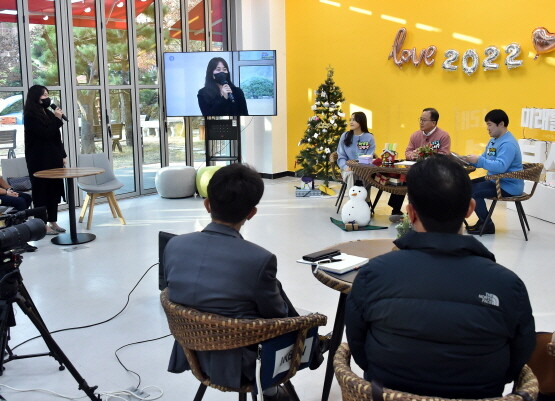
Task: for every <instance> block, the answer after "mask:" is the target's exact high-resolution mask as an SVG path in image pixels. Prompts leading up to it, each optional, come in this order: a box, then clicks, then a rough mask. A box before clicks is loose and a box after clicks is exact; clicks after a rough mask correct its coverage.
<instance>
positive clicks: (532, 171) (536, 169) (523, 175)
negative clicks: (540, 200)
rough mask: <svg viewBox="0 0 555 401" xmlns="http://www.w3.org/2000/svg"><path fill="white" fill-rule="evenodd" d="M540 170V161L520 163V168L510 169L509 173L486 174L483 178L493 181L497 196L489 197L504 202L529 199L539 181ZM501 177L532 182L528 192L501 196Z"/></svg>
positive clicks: (541, 167) (541, 168)
mask: <svg viewBox="0 0 555 401" xmlns="http://www.w3.org/2000/svg"><path fill="white" fill-rule="evenodd" d="M542 171H543V164H542V163H522V170H519V171H512V172H510V173H503V174H495V175H487V176H485V177H484V178H485V179H486V180H494V181H495V189H496V190H497V197H496V198H491V199H497V200H500V201H505V202H514V201H516V200H519V201H523V200H527V199H530V198H531V197H532V195H534V192H535V191H536V186H537V185H538V182H540V177H541V174H542ZM501 178H516V179H519V180H525V181H532V182H533V183H534V184H533V186H532V190H531V191H530V193H529V194H527V193H523V194H522V195H519V196H507V197H503V195H502V194H501Z"/></svg>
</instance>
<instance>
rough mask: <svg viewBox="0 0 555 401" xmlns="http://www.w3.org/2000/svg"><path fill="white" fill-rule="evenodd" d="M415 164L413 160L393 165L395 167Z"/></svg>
mask: <svg viewBox="0 0 555 401" xmlns="http://www.w3.org/2000/svg"><path fill="white" fill-rule="evenodd" d="M415 164H416V162H415V161H413V160H404V161H402V162H397V163H395V164H394V165H395V166H414V165H415Z"/></svg>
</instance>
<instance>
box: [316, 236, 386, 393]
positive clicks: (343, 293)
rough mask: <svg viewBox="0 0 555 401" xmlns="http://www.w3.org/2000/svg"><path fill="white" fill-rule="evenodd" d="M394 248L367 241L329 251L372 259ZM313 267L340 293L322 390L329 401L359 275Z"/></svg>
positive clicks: (337, 246) (340, 245) (376, 241)
mask: <svg viewBox="0 0 555 401" xmlns="http://www.w3.org/2000/svg"><path fill="white" fill-rule="evenodd" d="M394 247H395V245H394V244H393V240H392V239H367V240H358V241H349V242H342V243H340V244H337V245H334V246H332V247H330V248H328V249H339V250H340V251H341V252H343V253H346V254H349V255H354V256H362V257H365V258H369V259H372V258H375V257H376V256H380V255H383V254H385V253H387V252H389V251H392V250H393V249H394ZM311 266H312V273H313V274H314V277H316V278H317V279H318V281H320V282H321V283H322V284H324V285H326V286H328V287H330V288H332V289H334V290H336V291H339V303H338V304H337V312H336V314H335V321H334V323H333V331H332V335H331V340H330V348H329V351H328V352H329V353H328V362H327V366H326V374H325V377H324V388H323V390H322V401H327V400H328V397H329V394H330V388H331V382H332V380H333V357H334V355H335V351H337V348H339V344H341V339H342V338H343V331H344V328H345V303H346V301H347V294H348V293H349V292H351V287H352V285H353V281H354V280H355V278H356V276H357V274H358V270H353V271H350V272H348V273H344V274H335V273H330V272H326V271H324V270H320V269H318V268H317V265H316V264H313V265H311Z"/></svg>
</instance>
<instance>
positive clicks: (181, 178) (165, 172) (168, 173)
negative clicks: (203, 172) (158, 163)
mask: <svg viewBox="0 0 555 401" xmlns="http://www.w3.org/2000/svg"><path fill="white" fill-rule="evenodd" d="M195 176H196V171H195V168H194V167H191V166H180V167H163V168H161V169H160V170H158V172H157V173H156V177H155V178H154V185H155V186H156V190H157V191H158V194H160V196H161V197H162V198H186V197H188V196H193V195H194V194H195V190H196V185H195Z"/></svg>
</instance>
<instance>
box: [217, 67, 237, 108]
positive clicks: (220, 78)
mask: <svg viewBox="0 0 555 401" xmlns="http://www.w3.org/2000/svg"><path fill="white" fill-rule="evenodd" d="M214 79H215V80H216V82H217V83H219V84H220V85H229V82H227V74H226V73H225V72H219V73H217V74H214ZM227 97H228V98H229V100H231V103H235V96H233V93H232V92H230V93H228V94H227Z"/></svg>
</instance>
